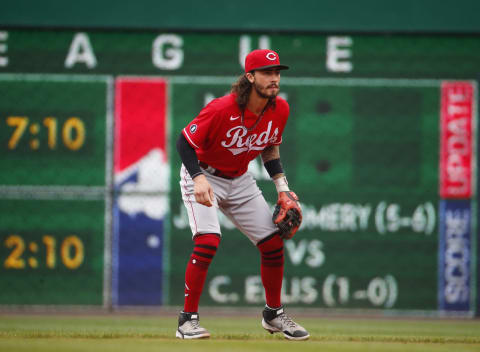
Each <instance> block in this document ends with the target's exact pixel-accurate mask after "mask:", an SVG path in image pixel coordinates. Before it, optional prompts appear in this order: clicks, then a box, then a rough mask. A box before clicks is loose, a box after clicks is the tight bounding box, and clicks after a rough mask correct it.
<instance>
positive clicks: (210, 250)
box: [183, 233, 220, 313]
mask: <svg viewBox="0 0 480 352" xmlns="http://www.w3.org/2000/svg"><path fill="white" fill-rule="evenodd" d="M193 241H194V243H195V247H194V248H193V253H192V255H191V257H190V260H189V261H188V264H187V269H186V271H185V304H184V306H183V311H184V312H189V313H193V312H198V302H199V301H200V296H201V295H202V290H203V284H204V283H205V279H206V277H207V272H208V266H209V265H210V263H211V262H212V259H213V257H214V256H215V253H216V251H217V248H218V244H219V243H220V236H219V235H216V234H211V233H208V234H201V235H197V236H195V238H194V239H193Z"/></svg>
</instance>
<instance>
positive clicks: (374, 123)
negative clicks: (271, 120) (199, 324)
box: [0, 2, 480, 316]
mask: <svg viewBox="0 0 480 352" xmlns="http://www.w3.org/2000/svg"><path fill="white" fill-rule="evenodd" d="M45 4H46V5H45V8H44V10H45V9H48V6H47V5H48V4H51V3H49V2H47V3H45ZM169 4H170V5H169V6H174V5H172V4H171V3H169ZM408 4H410V6H411V8H413V5H412V4H413V3H407V5H408ZM99 6H100V9H101V8H102V7H101V6H103V5H99ZM12 9H13V7H11V8H9V10H8V11H13V10H12ZM352 9H353V7H352ZM57 10H58V11H60V12H57V14H58V13H61V7H60V8H58V9H57ZM99 11H100V10H99ZM453 14H455V13H453ZM16 18H17V20H16V21H15V25H25V26H26V27H29V26H35V27H36V28H26V27H23V28H20V27H18V26H16V27H10V23H9V22H5V21H4V20H2V18H1V16H0V23H3V24H4V27H0V93H1V94H0V124H1V129H0V143H1V144H0V166H1V168H2V170H3V172H2V173H1V174H0V208H1V209H2V211H1V212H0V213H1V215H0V277H1V280H0V287H1V289H2V290H1V293H0V305H2V306H6V307H10V306H12V305H14V306H27V307H29V306H36V305H62V306H65V305H66V306H72V305H74V306H76V305H80V306H83V305H92V306H98V307H105V308H111V307H114V308H116V307H122V306H149V305H152V306H162V305H170V306H180V305H181V304H182V301H183V296H184V293H183V287H184V282H183V280H184V277H183V275H184V270H185V266H186V262H187V259H188V257H189V255H190V253H191V250H192V242H191V232H190V229H189V226H188V219H187V217H186V210H185V208H184V205H183V203H182V200H181V195H180V189H179V184H178V182H179V168H180V159H179V157H178V155H177V153H176V151H175V140H176V138H177V136H178V134H179V133H180V131H181V130H182V128H183V127H184V126H185V125H186V124H187V123H188V122H189V121H190V120H191V119H192V118H193V117H195V116H196V114H197V113H198V111H199V110H200V109H201V108H202V107H203V106H204V105H205V104H206V103H208V102H209V101H210V100H211V99H213V98H215V97H219V96H221V95H223V94H225V93H227V92H228V91H229V87H230V85H231V83H232V82H233V81H234V80H235V79H236V77H238V76H239V75H240V74H241V73H242V72H243V68H242V62H243V59H244V57H245V55H246V53H248V52H249V51H250V50H252V49H254V48H257V47H261V48H273V49H275V50H277V51H278V52H279V54H280V57H281V61H282V63H284V64H287V65H289V66H290V67H291V69H290V70H288V71H284V72H282V81H281V94H282V96H283V97H284V98H285V99H287V101H288V102H289V104H290V107H291V109H290V112H291V115H290V118H289V121H288V124H287V128H286V130H285V133H284V136H283V144H282V146H281V150H280V151H281V156H282V161H283V164H284V167H285V170H286V173H287V176H288V180H289V184H290V186H291V188H292V189H293V190H294V191H295V192H296V193H297V194H298V195H299V197H300V200H301V204H302V207H303V211H304V222H303V224H302V227H301V228H300V230H299V232H298V233H297V235H296V236H295V237H294V238H293V239H292V240H290V241H286V242H285V258H286V272H285V280H284V287H283V301H284V302H285V303H286V304H288V305H289V306H297V307H314V308H326V309H327V308H328V309H362V310H363V309H380V310H382V311H385V312H387V313H398V312H422V313H425V314H427V313H428V314H432V313H433V314H457V315H467V316H472V315H475V314H476V312H477V309H478V308H477V307H478V295H477V289H478V262H477V254H478V240H477V237H478V229H477V218H478V209H477V208H478V207H477V187H476V184H477V171H476V170H477V159H478V143H477V140H478V136H477V126H478V120H477V114H478V108H477V107H478V83H477V82H478V78H479V72H480V64H479V63H480V41H479V40H478V38H477V36H475V35H472V34H468V35H467V34H461V33H456V34H449V35H442V34H438V33H437V34H436V35H431V34H427V33H423V34H413V33H403V34H401V33H396V34H392V33H378V34H372V33H370V34H368V33H350V34H348V33H347V32H343V31H342V33H341V34H339V33H331V34H329V33H327V32H322V33H320V32H317V33H314V32H309V31H306V32H294V31H292V32H288V33H287V32H286V33H283V32H279V33H273V32H271V31H267V30H266V31H260V30H259V31H255V32H250V33H240V32H227V33H225V32H222V31H220V30H218V28H219V27H215V28H212V31H211V32H194V31H175V30H168V31H164V30H159V29H154V28H153V27H151V26H149V25H148V22H147V23H146V24H145V26H144V27H148V29H144V30H136V31H127V30H119V29H108V30H107V29H99V28H90V27H99V26H97V25H96V24H95V23H94V22H88V23H87V24H86V25H85V24H84V25H83V26H81V27H82V28H80V29H72V28H70V29H68V28H57V29H52V28H51V27H56V26H57V25H58V26H59V27H62V26H63V25H62V24H61V23H54V22H51V20H48V21H49V22H48V24H45V28H40V27H44V25H43V23H40V22H30V23H26V22H25V23H22V22H19V21H18V18H19V17H16ZM32 18H33V17H32ZM45 18H48V17H45ZM79 18H81V14H80V15H79ZM120 18H121V17H120ZM186 18H188V17H186ZM36 20H38V17H36ZM12 21H13V20H12ZM92 21H94V18H93V19H92ZM432 21H433V20H432ZM402 23H404V22H402ZM70 24H71V26H73V27H75V26H76V25H75V23H73V22H70ZM200 24H201V23H199V22H197V24H196V25H200ZM104 25H105V26H108V27H116V26H115V25H114V24H113V23H110V22H108V21H107V22H105V24H104ZM12 26H13V23H12ZM71 26H67V27H71ZM192 26H193V25H192ZM46 27H50V28H46ZM182 28H183V29H189V30H193V29H195V27H182ZM241 28H242V29H243V27H241ZM389 28H391V29H392V27H389ZM412 28H413V29H418V28H416V27H412ZM443 28H444V29H445V28H446V27H443ZM216 29H217V30H216ZM278 29H281V28H278ZM295 29H296V30H301V29H302V28H299V27H295ZM304 29H308V30H310V29H312V28H304ZM324 29H325V28H324ZM334 29H335V28H332V30H334ZM350 29H351V30H359V28H354V27H350ZM360 29H361V28H360ZM363 29H365V28H363ZM383 29H386V27H384V28H383ZM404 29H405V27H404ZM424 29H425V28H424ZM446 29H448V28H446ZM425 30H427V29H425ZM462 31H463V29H462ZM249 172H251V173H252V174H253V175H254V176H255V178H256V179H257V181H258V184H259V186H260V188H261V189H262V191H263V193H264V196H265V198H266V199H267V201H268V202H269V203H270V204H272V206H273V204H274V203H275V202H276V194H275V188H274V186H273V184H272V182H271V181H270V180H269V178H268V176H267V175H266V172H265V170H264V169H263V166H262V165H261V162H260V161H259V160H254V161H253V162H252V163H251V165H250V169H249ZM220 221H221V225H222V229H223V230H222V234H223V240H222V243H221V246H220V248H219V251H218V255H217V256H216V257H215V259H214V261H213V265H212V267H211V270H210V272H209V276H208V278H207V282H206V285H205V292H204V295H203V297H202V301H201V303H202V304H203V305H210V306H225V307H230V306H236V307H243V306H254V307H261V306H262V304H263V292H262V286H261V281H260V276H259V275H260V273H259V269H260V258H259V254H258V250H257V249H256V248H255V247H254V246H252V245H251V243H250V242H249V241H248V240H247V239H246V238H245V237H244V236H243V235H242V234H241V233H240V232H239V231H238V230H236V229H235V228H234V227H233V225H232V224H231V223H230V222H229V221H228V220H227V219H226V218H225V217H224V216H222V215H220Z"/></svg>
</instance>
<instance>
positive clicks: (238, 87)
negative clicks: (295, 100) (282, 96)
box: [230, 74, 275, 111]
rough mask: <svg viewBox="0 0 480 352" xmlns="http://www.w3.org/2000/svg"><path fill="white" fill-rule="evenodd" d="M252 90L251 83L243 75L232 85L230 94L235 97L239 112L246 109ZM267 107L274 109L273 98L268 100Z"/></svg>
mask: <svg viewBox="0 0 480 352" xmlns="http://www.w3.org/2000/svg"><path fill="white" fill-rule="evenodd" d="M252 88H253V83H250V81H249V80H248V79H247V76H246V75H245V74H243V75H241V76H240V77H238V79H237V81H236V82H234V83H233V84H232V89H231V90H230V92H231V93H235V94H236V95H237V98H236V102H237V104H238V107H239V108H240V110H241V111H244V110H245V109H246V107H247V103H248V97H249V96H250V92H251V91H252ZM267 106H268V107H272V108H273V109H275V98H270V99H269V100H268V105H267Z"/></svg>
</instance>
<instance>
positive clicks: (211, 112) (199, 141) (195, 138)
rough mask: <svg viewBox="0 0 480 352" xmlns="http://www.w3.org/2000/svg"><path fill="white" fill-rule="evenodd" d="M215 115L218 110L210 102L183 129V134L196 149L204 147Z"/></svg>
mask: <svg viewBox="0 0 480 352" xmlns="http://www.w3.org/2000/svg"><path fill="white" fill-rule="evenodd" d="M215 115H216V111H215V109H214V108H213V104H211V103H210V104H208V105H207V106H205V107H204V108H203V109H202V110H201V111H200V113H199V114H198V115H197V117H195V118H194V119H193V120H192V121H191V122H190V123H189V124H188V125H187V126H186V127H185V128H184V129H183V130H182V134H183V135H184V136H185V138H186V139H187V141H188V143H189V144H190V145H191V146H192V147H193V148H194V149H199V148H203V147H204V145H205V143H206V141H207V140H208V133H209V131H211V130H212V127H213V121H214V119H215Z"/></svg>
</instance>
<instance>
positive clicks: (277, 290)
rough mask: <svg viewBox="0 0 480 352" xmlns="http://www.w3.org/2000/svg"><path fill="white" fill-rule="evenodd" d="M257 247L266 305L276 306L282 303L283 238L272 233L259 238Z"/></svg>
mask: <svg viewBox="0 0 480 352" xmlns="http://www.w3.org/2000/svg"><path fill="white" fill-rule="evenodd" d="M257 247H258V249H259V250H260V253H261V255H262V260H261V266H260V268H261V270H260V273H261V277H262V283H263V287H264V288H265V296H266V298H267V305H268V306H269V307H270V308H278V307H280V306H281V305H282V303H281V293H282V280H283V263H284V258H283V240H282V239H281V238H280V236H278V235H277V234H274V235H272V236H269V237H267V238H265V239H263V240H261V241H260V242H259V243H258V244H257Z"/></svg>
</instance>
